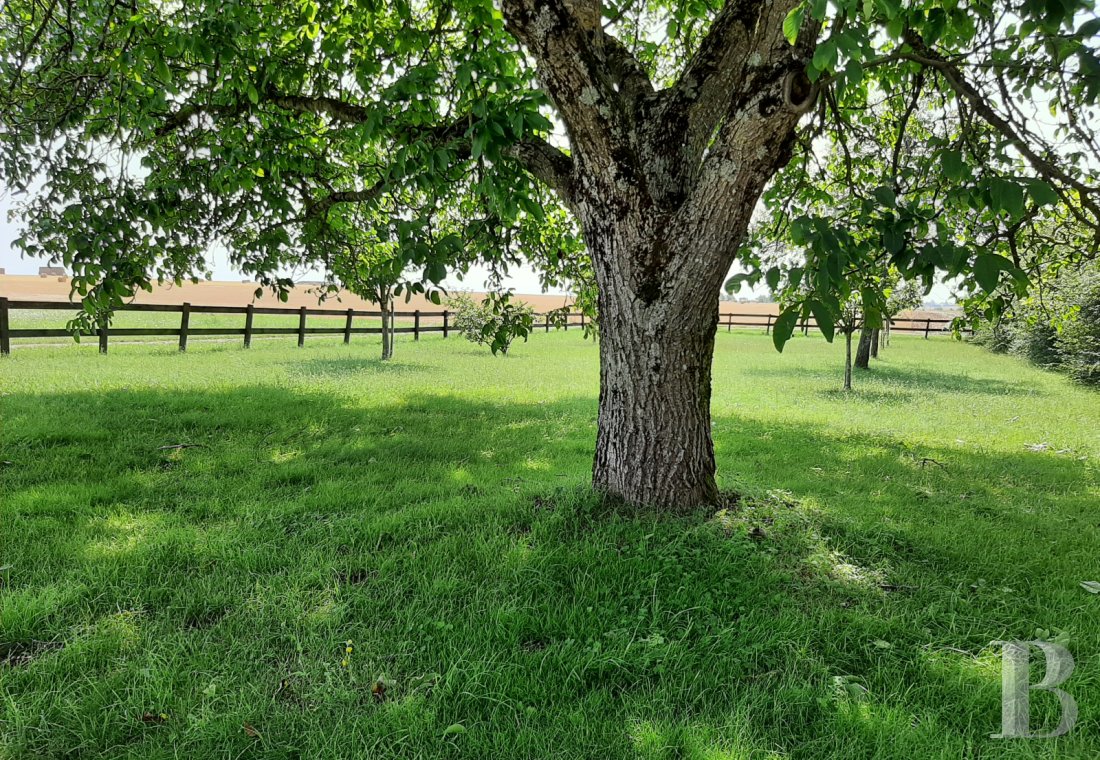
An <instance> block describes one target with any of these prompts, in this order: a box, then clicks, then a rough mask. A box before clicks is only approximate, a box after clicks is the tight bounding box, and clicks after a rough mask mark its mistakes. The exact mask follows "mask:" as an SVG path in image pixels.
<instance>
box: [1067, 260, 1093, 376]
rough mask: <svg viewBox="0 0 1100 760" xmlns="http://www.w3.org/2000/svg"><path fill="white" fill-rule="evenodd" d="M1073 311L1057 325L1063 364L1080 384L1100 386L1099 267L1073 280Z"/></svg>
mask: <svg viewBox="0 0 1100 760" xmlns="http://www.w3.org/2000/svg"><path fill="white" fill-rule="evenodd" d="M1073 294H1074V295H1073V301H1074V304H1073V308H1072V311H1071V312H1070V313H1069V314H1068V315H1067V318H1066V319H1065V320H1063V322H1062V324H1061V325H1059V327H1060V330H1059V335H1058V345H1059V349H1060V351H1061V354H1062V357H1063V364H1064V366H1065V369H1066V371H1067V372H1069V374H1070V376H1071V377H1072V378H1073V379H1074V380H1076V381H1077V382H1080V383H1085V384H1087V385H1097V386H1100V267H1098V268H1096V269H1095V270H1093V271H1091V272H1088V273H1085V274H1083V275H1081V276H1080V277H1078V278H1076V282H1075V283H1074V286H1073Z"/></svg>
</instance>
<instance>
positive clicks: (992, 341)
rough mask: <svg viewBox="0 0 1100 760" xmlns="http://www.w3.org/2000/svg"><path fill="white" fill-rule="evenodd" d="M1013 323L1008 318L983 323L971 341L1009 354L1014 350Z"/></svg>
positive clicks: (993, 350) (995, 351) (994, 350)
mask: <svg viewBox="0 0 1100 760" xmlns="http://www.w3.org/2000/svg"><path fill="white" fill-rule="evenodd" d="M1012 332H1013V330H1012V325H1011V323H1010V322H1008V321H1006V320H1001V321H999V322H996V323H994V324H981V325H979V326H978V329H976V330H975V331H974V333H973V335H971V336H970V342H971V343H974V344H976V345H979V346H983V347H984V348H986V349H988V350H990V351H992V352H993V353H995V354H1007V353H1008V352H1009V351H1011V350H1012Z"/></svg>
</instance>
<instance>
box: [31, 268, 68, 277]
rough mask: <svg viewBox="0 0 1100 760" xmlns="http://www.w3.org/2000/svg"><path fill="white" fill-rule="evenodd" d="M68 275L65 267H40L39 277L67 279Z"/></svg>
mask: <svg viewBox="0 0 1100 760" xmlns="http://www.w3.org/2000/svg"><path fill="white" fill-rule="evenodd" d="M67 275H68V273H67V272H66V271H65V267H38V276H39V277H65V276H67Z"/></svg>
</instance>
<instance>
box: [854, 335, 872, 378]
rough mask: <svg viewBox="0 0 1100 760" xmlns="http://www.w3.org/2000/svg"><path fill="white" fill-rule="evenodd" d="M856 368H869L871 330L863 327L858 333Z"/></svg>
mask: <svg viewBox="0 0 1100 760" xmlns="http://www.w3.org/2000/svg"><path fill="white" fill-rule="evenodd" d="M856 366H857V367H859V368H860V369H870V368H871V328H870V327H867V326H864V327H863V329H861V330H860V331H859V348H858V349H857V350H856Z"/></svg>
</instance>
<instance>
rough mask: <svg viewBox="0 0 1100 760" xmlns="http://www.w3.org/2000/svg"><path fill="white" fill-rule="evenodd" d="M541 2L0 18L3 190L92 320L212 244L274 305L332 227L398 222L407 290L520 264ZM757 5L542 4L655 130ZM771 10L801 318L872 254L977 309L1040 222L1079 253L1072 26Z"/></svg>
mask: <svg viewBox="0 0 1100 760" xmlns="http://www.w3.org/2000/svg"><path fill="white" fill-rule="evenodd" d="M540 5H543V4H538V3H523V2H504V3H502V6H503V7H502V8H498V7H497V6H496V5H495V4H494V3H492V2H485V1H482V0H460V1H457V2H455V1H449V2H427V1H425V2H395V3H382V2H344V1H334V0H294V1H293V2H272V3H262V4H258V3H252V2H217V3H206V2H189V3H160V2H148V1H145V0H133V1H132V2H118V1H116V0H57V1H54V2H39V1H37V0H8V1H7V2H5V3H4V4H3V11H2V13H0V25H2V26H0V91H2V92H3V94H2V95H0V129H2V133H0V135H2V141H0V146H2V148H0V169H2V171H3V176H4V183H5V185H7V186H8V187H9V188H11V189H15V190H27V189H30V190H31V191H32V192H33V194H34V195H33V200H32V202H31V203H30V204H29V206H28V207H27V208H26V215H25V219H26V222H27V229H26V235H25V236H24V237H23V238H22V239H21V241H20V242H21V245H22V246H23V248H24V250H26V251H27V252H29V253H32V254H44V255H47V256H50V257H53V258H55V259H57V260H58V261H61V262H64V263H65V264H66V265H68V266H70V267H72V269H73V272H74V286H75V287H76V288H77V290H78V291H79V292H80V293H82V294H89V295H90V296H91V297H92V299H93V300H96V301H97V303H99V304H100V305H107V304H109V303H110V302H111V301H112V299H117V298H120V297H125V296H127V295H129V294H130V293H131V292H132V290H133V288H135V287H146V286H147V285H148V284H149V281H150V278H151V277H157V276H159V277H164V278H168V279H178V278H183V277H187V276H189V275H191V274H193V273H194V272H196V271H202V269H203V268H204V261H203V254H204V252H205V251H206V249H207V248H208V247H209V246H210V245H211V244H213V243H215V242H222V243H224V244H226V245H227V246H228V248H229V250H230V252H231V255H232V258H233V261H234V263H236V264H237V265H238V266H239V267H241V268H242V270H243V271H245V272H247V273H250V274H254V275H256V276H257V277H259V278H260V279H262V280H263V281H265V282H267V283H268V284H272V285H275V286H277V287H278V286H282V287H285V286H286V285H288V284H289V283H287V282H285V281H280V280H279V278H278V277H277V275H276V274H275V273H276V272H278V271H280V269H281V268H283V267H285V266H286V265H288V264H294V265H297V264H300V263H301V262H302V260H303V258H309V257H310V256H312V255H313V254H312V253H311V251H313V250H315V249H316V246H315V245H313V244H312V243H313V241H314V240H315V239H317V238H320V237H322V236H324V235H325V234H326V232H328V227H329V226H330V224H331V220H332V219H333V218H336V217H338V215H336V214H333V213H331V212H332V211H333V209H336V208H337V207H338V206H340V205H341V204H345V203H356V204H369V205H371V206H374V207H376V208H377V209H378V210H380V211H385V210H386V209H387V207H388V206H393V205H394V203H395V200H396V199H400V201H401V205H402V208H403V210H404V213H399V214H398V213H392V212H391V213H390V215H389V221H388V226H389V229H388V230H387V234H388V237H389V242H392V243H394V244H395V245H396V246H397V248H398V250H399V251H400V255H401V256H402V257H403V258H404V260H405V261H406V262H407V264H408V265H410V266H412V267H416V268H418V269H419V270H420V271H422V272H423V275H424V279H425V280H427V281H429V282H436V283H437V282H439V281H441V280H442V279H443V277H444V276H445V275H446V273H447V271H448V270H449V269H451V268H453V267H459V268H461V267H463V266H465V265H466V264H468V263H469V261H470V260H472V259H474V258H480V259H482V260H487V261H489V262H501V261H506V260H508V257H509V256H511V257H512V261H515V260H516V259H517V257H518V256H520V255H521V254H522V252H520V251H518V250H516V248H515V241H516V238H517V232H518V229H519V227H520V226H521V225H522V224H524V222H525V221H526V220H528V219H531V220H533V221H534V222H535V223H538V222H541V221H542V220H543V219H544V218H545V216H546V213H547V211H546V209H548V208H549V209H552V208H553V207H554V201H553V200H552V198H551V197H549V196H548V194H547V193H546V192H545V190H544V189H543V188H542V187H540V186H539V184H538V183H542V184H543V185H545V186H547V187H550V188H553V189H555V190H556V191H557V193H558V196H559V198H561V200H562V201H564V202H565V203H566V204H568V203H569V200H570V199H569V197H568V196H569V187H570V185H571V183H572V181H573V178H572V176H571V175H572V173H573V171H574V167H573V166H572V165H571V163H572V162H571V160H570V155H569V153H570V151H569V148H568V141H567V140H564V139H561V135H560V133H561V131H562V130H560V129H558V130H557V131H558V133H559V134H558V138H557V139H555V136H554V132H555V128H554V120H555V119H556V118H560V114H559V112H558V109H560V107H561V104H556V107H555V103H554V100H553V97H548V94H547V93H546V92H545V91H544V90H543V89H542V87H541V86H540V82H539V80H538V77H537V72H536V65H535V63H536V62H535V61H533V60H532V58H531V56H529V55H525V53H524V51H523V48H522V45H521V43H523V44H526V45H528V46H530V45H531V38H530V34H531V32H530V30H526V29H525V27H526V26H527V21H525V19H526V18H527V17H528V16H530V15H531V14H533V13H534V9H536V8H537V7H539V6H540ZM772 5H773V4H771V3H765V2H749V1H748V0H741V1H740V2H730V3H722V2H717V1H716V0H711V1H710V2H691V3H662V2H647V3H640V2H629V1H626V2H621V3H616V2H608V3H603V4H599V3H586V2H581V1H580V0H575V1H574V2H566V1H564V0H559V2H554V3H547V4H545V7H546V8H551V7H552V8H555V9H560V10H563V11H564V12H567V13H568V12H572V13H574V14H575V15H576V16H577V17H578V18H581V19H582V22H583V16H584V14H595V16H596V19H595V20H594V21H593V22H592V30H591V31H589V32H587V33H588V34H589V35H590V36H591V40H590V44H592V45H597V44H598V45H599V46H601V47H602V48H603V54H604V57H605V58H606V61H607V64H608V65H607V71H606V72H604V78H605V79H609V80H611V81H608V82H607V83H606V84H607V85H608V87H609V88H611V89H613V90H615V91H616V93H615V96H616V97H615V100H616V101H617V102H618V105H617V106H616V107H626V106H633V107H637V104H638V103H639V101H642V100H649V101H657V102H658V103H659V104H660V105H661V106H662V107H664V108H665V110H666V111H667V115H668V117H669V119H672V118H674V117H675V116H676V115H677V114H682V112H683V110H684V109H672V108H671V107H669V103H671V102H673V101H675V100H677V98H682V99H684V100H688V97H687V96H688V95H690V108H689V109H688V110H690V109H699V110H706V109H709V108H715V107H717V105H718V102H719V101H720V100H721V98H722V97H723V91H725V90H728V89H730V85H731V83H730V82H729V81H728V79H729V77H730V76H734V75H736V76H738V77H739V78H744V77H745V76H746V72H745V71H744V70H743V68H742V67H741V66H734V65H732V64H733V62H732V61H730V60H727V57H728V56H730V55H732V54H733V53H734V52H736V50H735V47H736V46H735V44H734V43H735V41H736V40H735V38H737V37H738V35H744V34H745V32H746V30H751V29H752V28H753V25H754V24H756V25H759V24H760V23H761V21H760V16H762V14H763V13H764V12H765V11H764V10H761V9H762V8H763V9H766V8H770V7H771V6H772ZM788 5H789V6H790V7H789V9H785V10H784V12H783V16H784V19H783V32H784V34H785V35H786V37H787V38H788V39H789V40H790V41H791V42H792V43H794V42H795V41H796V40H808V42H807V43H804V44H806V45H807V47H806V48H805V49H806V50H807V51H808V52H809V53H810V55H809V60H808V61H806V74H807V81H805V82H801V81H800V80H794V79H791V80H788V82H787V84H786V85H785V86H786V87H787V88H788V89H790V87H791V86H798V87H808V88H812V91H813V93H814V95H817V93H819V92H820V97H817V99H816V101H815V106H814V109H813V111H812V113H811V114H810V115H809V116H808V117H807V118H805V119H804V120H803V126H802V128H801V130H800V132H799V134H798V147H797V149H796V150H795V151H794V158H793V160H792V161H791V162H790V163H789V164H788V166H787V168H786V169H784V170H783V172H782V174H781V176H780V177H779V178H778V180H777V181H776V182H775V183H774V184H773V186H772V188H771V189H770V190H769V192H768V196H767V199H766V200H767V205H768V209H769V210H770V211H771V212H772V213H773V214H774V215H775V216H776V217H777V224H776V230H778V231H779V232H780V233H781V234H783V235H785V237H786V239H787V240H788V241H789V242H790V243H793V244H795V245H798V246H804V247H805V248H806V250H807V251H809V252H810V253H811V256H810V258H809V260H808V261H807V263H806V266H805V267H804V268H803V270H804V271H801V272H800V271H799V270H797V269H796V270H795V271H793V272H788V273H787V274H791V275H793V276H795V277H800V276H803V277H807V278H812V279H813V281H814V283H815V291H814V292H815V293H816V296H815V298H816V299H825V300H828V301H830V302H831V301H832V300H833V299H836V300H837V301H839V300H843V297H844V293H843V291H845V289H846V284H847V283H848V282H849V275H850V274H851V272H852V270H853V268H854V267H858V266H860V265H861V262H864V261H866V260H867V259H868V258H869V257H871V256H872V255H874V256H886V257H888V258H890V260H891V261H892V262H893V263H894V264H895V265H897V266H899V268H901V269H902V271H903V273H904V274H905V275H906V276H923V277H925V278H926V279H927V278H929V277H931V276H932V275H933V273H934V272H935V271H937V270H938V271H942V272H945V273H947V274H948V275H959V274H965V275H968V276H969V282H971V283H973V285H974V286H975V287H976V288H977V289H979V290H981V291H985V292H990V291H992V290H993V286H994V284H995V283H997V282H999V281H1000V280H1001V279H1002V277H1003V276H1006V277H1009V278H1015V279H1016V280H1017V281H1019V282H1021V283H1022V282H1023V281H1024V277H1025V275H1026V272H1025V271H1024V268H1023V267H1022V265H1021V262H1020V260H1019V256H1018V255H1017V254H1016V252H1015V250H1014V249H1016V248H1018V246H1019V241H1020V237H1021V236H1023V235H1026V234H1028V230H1029V228H1030V227H1031V226H1032V225H1033V224H1035V223H1036V222H1037V221H1038V220H1044V219H1047V218H1049V217H1050V215H1052V214H1064V215H1070V216H1072V217H1073V218H1074V219H1075V220H1077V221H1080V222H1084V223H1085V224H1086V226H1088V227H1089V228H1095V227H1096V225H1097V221H1098V218H1100V210H1098V206H1097V200H1096V197H1095V190H1094V187H1095V179H1096V172H1097V166H1098V165H1097V162H1096V160H1095V159H1096V156H1097V142H1096V141H1097V138H1096V135H1095V133H1094V131H1093V129H1092V127H1093V125H1094V124H1095V120H1094V117H1095V111H1094V104H1095V101H1096V98H1097V96H1098V95H1100V58H1098V57H1097V50H1096V48H1097V40H1096V35H1097V32H1098V31H1100V20H1098V19H1097V18H1096V17H1095V16H1094V14H1093V12H1092V8H1091V6H1090V4H1087V3H1079V2H1073V1H1066V2H1062V1H1061V0H1031V2H1027V3H1023V4H1021V5H1019V6H1014V7H1010V6H1009V5H1007V4H1003V3H995V2H971V3H967V2H955V1H951V0H949V1H947V2H941V1H939V0H931V1H929V0H925V1H921V2H909V3H906V2H902V1H901V0H866V1H864V0H858V1H852V0H849V1H846V2H837V3H826V2H824V0H814V1H813V2H803V3H797V4H796V3H788ZM559 6H560V7H559ZM555 12H557V11H555ZM772 12H774V10H773V11H772ZM584 23H587V22H584ZM749 64H750V67H751V64H752V62H751V61H750V62H749ZM792 83H793V84H792ZM694 88H698V91H697V92H692V90H693V89H694ZM551 95H552V93H551ZM802 95H803V97H808V96H809V92H806V93H802ZM596 96H597V93H595V92H593V93H592V97H596ZM649 108H651V109H652V108H656V106H654V105H653V104H651V105H650V106H649ZM1040 117H1042V118H1040ZM698 121H699V123H700V129H701V130H705V131H700V133H699V134H698V135H695V136H690V139H689V140H688V141H689V142H690V140H696V141H701V142H702V143H703V144H706V143H707V141H709V140H712V139H714V131H713V130H714V126H715V122H717V119H716V118H710V119H705V118H701V119H699V120H698ZM569 126H570V127H571V129H570V130H569V131H570V132H573V131H575V130H576V128H577V127H576V126H575V125H569ZM570 136H572V135H570ZM555 144H556V145H558V146H559V147H555ZM687 157H690V154H688V155H687ZM678 160H680V157H670V161H678ZM699 160H700V158H696V161H699ZM692 168H693V167H688V169H689V170H690V169H692ZM441 229H445V230H448V232H446V233H444V234H437V233H438V231H439V230H441ZM1031 242H1032V243H1034V240H1032V241H1031ZM1088 242H1089V243H1090V244H1091V245H1090V246H1089V250H1094V249H1095V238H1094V239H1092V240H1091V241H1088ZM870 249H874V251H873V253H872V252H871V250H870ZM748 250H749V249H746V257H745V258H746V261H747V263H749V264H750V266H751V264H752V263H754V262H753V259H752V257H751V256H750V255H748ZM570 254H571V255H573V256H576V254H577V251H576V250H575V247H574V249H573V250H571V251H570ZM552 255H553V252H552ZM766 272H767V269H764V270H760V269H756V270H752V271H750V273H749V275H748V279H751V280H759V279H760V278H762V277H763V276H764V274H765V273H766ZM769 276H771V277H774V275H769ZM838 291H840V295H838ZM811 305H812V304H811ZM806 308H807V309H808V308H809V307H808V306H807V307H806ZM993 308H996V306H995V305H993Z"/></svg>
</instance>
